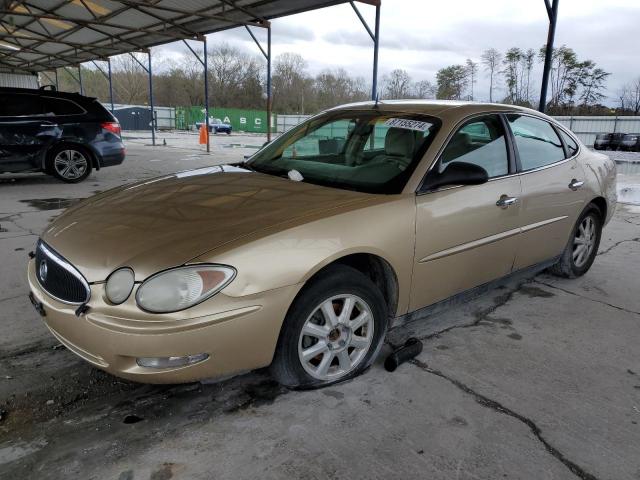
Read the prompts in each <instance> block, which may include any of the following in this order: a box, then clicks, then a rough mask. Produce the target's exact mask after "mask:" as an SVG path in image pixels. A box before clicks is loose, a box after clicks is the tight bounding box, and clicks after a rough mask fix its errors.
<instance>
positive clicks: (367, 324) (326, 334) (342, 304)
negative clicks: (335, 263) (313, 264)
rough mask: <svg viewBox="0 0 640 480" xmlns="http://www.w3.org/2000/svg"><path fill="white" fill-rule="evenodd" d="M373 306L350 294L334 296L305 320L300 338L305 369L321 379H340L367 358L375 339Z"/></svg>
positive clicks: (300, 353) (300, 349) (299, 344)
mask: <svg viewBox="0 0 640 480" xmlns="http://www.w3.org/2000/svg"><path fill="white" fill-rule="evenodd" d="M373 328H374V318H373V314H372V313H371V308H370V307H369V305H367V303H366V302H365V301H364V300H363V299H362V298H360V297H358V296H356V295H351V294H343V295H336V296H333V297H331V298H329V299H327V300H325V301H323V302H322V303H321V304H320V305H318V306H317V307H316V308H315V309H314V310H313V312H312V313H311V315H309V317H308V318H307V320H306V321H305V323H304V325H303V327H302V331H301V332H300V338H299V340H298V358H299V359H300V363H301V364H302V367H303V368H304V370H305V371H306V372H307V373H308V374H309V375H311V376H312V377H314V378H316V379H318V380H323V381H327V380H337V379H339V378H341V377H344V376H346V375H347V374H348V373H349V372H351V371H353V370H354V369H355V368H356V367H357V366H358V365H359V364H360V363H361V362H362V361H363V360H364V358H365V357H366V355H367V352H368V351H369V348H370V347H371V342H372V340H373Z"/></svg>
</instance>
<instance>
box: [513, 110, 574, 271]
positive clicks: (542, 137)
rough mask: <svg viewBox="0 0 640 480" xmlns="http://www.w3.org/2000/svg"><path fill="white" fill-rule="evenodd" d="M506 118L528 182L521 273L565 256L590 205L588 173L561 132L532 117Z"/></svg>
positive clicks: (519, 260)
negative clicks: (584, 209)
mask: <svg viewBox="0 0 640 480" xmlns="http://www.w3.org/2000/svg"><path fill="white" fill-rule="evenodd" d="M506 117H507V119H508V124H509V127H510V129H511V132H512V134H513V139H514V142H513V143H514V145H515V147H516V153H517V157H516V158H517V160H518V166H519V170H520V171H521V175H520V178H521V181H522V203H521V207H520V218H521V240H520V242H519V246H518V252H517V254H516V261H515V264H514V269H516V270H517V269H520V268H525V267H528V266H531V265H535V264H537V263H541V262H544V261H547V260H550V259H552V258H554V257H556V256H558V255H560V254H561V253H562V250H563V249H564V247H565V245H566V244H567V241H568V240H569V234H570V233H571V231H572V229H573V226H574V224H575V222H576V220H577V218H578V215H579V214H580V212H581V210H582V207H583V206H584V204H585V194H584V191H583V190H582V189H581V187H582V184H583V182H584V172H583V170H582V167H581V166H580V165H579V163H578V161H577V153H578V146H577V144H576V143H575V141H574V140H573V139H571V137H570V136H569V135H567V134H566V133H564V132H562V130H561V129H559V128H558V129H556V127H554V126H552V125H551V123H550V122H547V121H546V120H543V119H541V118H538V117H534V116H531V115H523V114H509V115H507V116H506ZM560 135H563V136H564V137H566V139H567V140H566V142H565V141H563V140H562V139H561V136H560Z"/></svg>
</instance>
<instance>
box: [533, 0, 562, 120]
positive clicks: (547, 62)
mask: <svg viewBox="0 0 640 480" xmlns="http://www.w3.org/2000/svg"><path fill="white" fill-rule="evenodd" d="M549 1H552V2H553V4H551V5H550V4H549ZM559 2H560V0H544V3H545V6H546V7H547V16H548V17H549V31H548V33H547V45H546V49H545V52H544V68H543V70H542V87H541V88H540V104H539V105H538V110H539V111H541V112H543V113H544V111H545V110H546V108H547V89H548V87H549V76H550V74H551V62H552V60H553V41H554V39H555V36H556V20H557V19H558V3H559Z"/></svg>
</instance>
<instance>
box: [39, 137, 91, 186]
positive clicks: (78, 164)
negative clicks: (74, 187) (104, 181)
mask: <svg viewBox="0 0 640 480" xmlns="http://www.w3.org/2000/svg"><path fill="white" fill-rule="evenodd" d="M48 163H49V168H48V171H50V172H51V173H53V176H54V177H56V178H57V179H59V180H62V181H63V182H66V183H78V182H81V181H83V180H84V179H85V178H87V177H88V176H89V174H90V173H91V157H90V156H89V154H88V153H87V152H86V151H85V150H84V149H82V148H80V147H76V146H75V145H74V146H67V145H61V146H59V147H55V148H54V149H52V150H51V152H49V162H48Z"/></svg>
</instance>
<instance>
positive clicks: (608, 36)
mask: <svg viewBox="0 0 640 480" xmlns="http://www.w3.org/2000/svg"><path fill="white" fill-rule="evenodd" d="M356 5H358V8H359V9H360V11H361V12H362V14H363V16H364V17H365V19H367V20H368V22H369V24H370V26H371V28H372V30H373V25H374V14H375V8H374V7H371V6H369V5H366V4H359V3H356ZM547 28H548V19H547V13H546V9H545V6H544V0H484V1H481V0H447V1H445V2H438V1H435V0H382V9H381V23H380V51H379V69H380V74H379V82H380V81H381V80H382V78H383V76H384V75H385V74H386V73H388V72H390V71H391V70H393V69H396V68H401V69H404V70H406V71H407V72H409V74H410V75H411V77H412V79H413V80H414V81H417V80H429V81H432V82H434V83H435V74H436V72H437V70H438V69H440V68H442V67H446V66H448V65H453V64H463V63H464V62H465V61H466V59H467V58H470V59H472V60H474V61H476V62H480V56H481V55H482V52H483V51H484V50H486V49H488V48H491V47H493V48H497V49H498V50H500V51H501V52H504V51H505V50H507V49H508V48H510V47H513V46H517V47H520V48H522V49H528V48H533V49H535V50H536V51H537V50H538V49H539V48H540V46H542V45H543V44H544V43H545V42H546V38H547ZM639 30H640V0H607V1H603V0H560V3H559V15H558V23H557V30H556V40H555V45H556V46H560V45H563V44H566V45H567V46H569V47H571V48H573V49H574V50H575V51H576V53H577V55H578V58H579V59H580V60H586V59H591V60H593V61H595V62H596V63H597V64H598V66H600V67H601V68H604V69H605V70H606V71H607V72H611V76H610V77H609V80H608V82H607V91H606V92H605V93H606V94H607V96H608V97H609V98H608V99H607V101H606V103H608V104H615V102H616V92H617V91H618V90H619V89H620V88H621V87H622V85H624V84H626V83H629V82H631V81H632V80H633V79H634V78H638V77H640V49H639V47H640V32H639ZM256 35H257V36H258V38H261V39H264V41H265V44H266V35H265V34H264V32H261V31H260V30H259V29H256ZM208 40H209V44H210V45H214V44H216V43H219V42H227V43H229V44H232V45H236V46H238V47H239V48H241V49H244V50H246V51H249V52H255V53H256V54H259V51H258V49H257V47H256V46H255V44H254V43H253V40H252V39H251V37H249V34H248V33H247V32H246V30H245V29H244V28H240V29H233V30H228V31H224V32H218V33H215V34H211V35H209V37H208ZM272 49H273V54H274V56H277V55H278V54H281V53H284V52H296V53H299V54H300V55H302V56H303V57H304V58H305V60H306V61H307V62H308V70H309V72H310V73H311V74H316V73H318V72H320V71H322V70H324V69H327V68H330V69H333V68H344V69H346V70H347V71H348V72H349V73H350V74H352V75H355V76H362V77H364V78H365V79H366V80H367V82H371V75H372V62H373V42H372V41H371V39H370V37H369V35H368V34H367V32H366V31H365V29H364V27H363V26H362V25H361V23H360V21H359V20H358V17H357V16H356V14H355V12H354V11H353V9H352V8H351V6H350V5H349V4H345V5H338V6H334V7H329V8H325V9H321V10H316V11H312V12H307V13H303V14H299V15H294V16H291V17H285V18H281V19H276V20H274V21H273V22H272ZM154 54H155V55H156V56H157V55H158V54H160V55H161V56H166V57H169V58H171V57H174V58H175V57H177V56H180V55H187V54H188V52H187V51H186V47H184V46H183V45H181V44H170V45H164V46H161V47H157V48H154ZM535 72H536V74H535V78H536V81H535V89H536V91H539V88H540V77H541V75H542V66H541V65H537V66H536V70H535ZM488 89H489V82H488V78H487V75H486V73H485V72H483V71H482V70H481V71H480V73H479V75H478V81H477V84H476V86H475V99H476V100H480V101H482V100H488V95H489V93H488ZM500 94H502V95H504V91H501V92H500Z"/></svg>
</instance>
